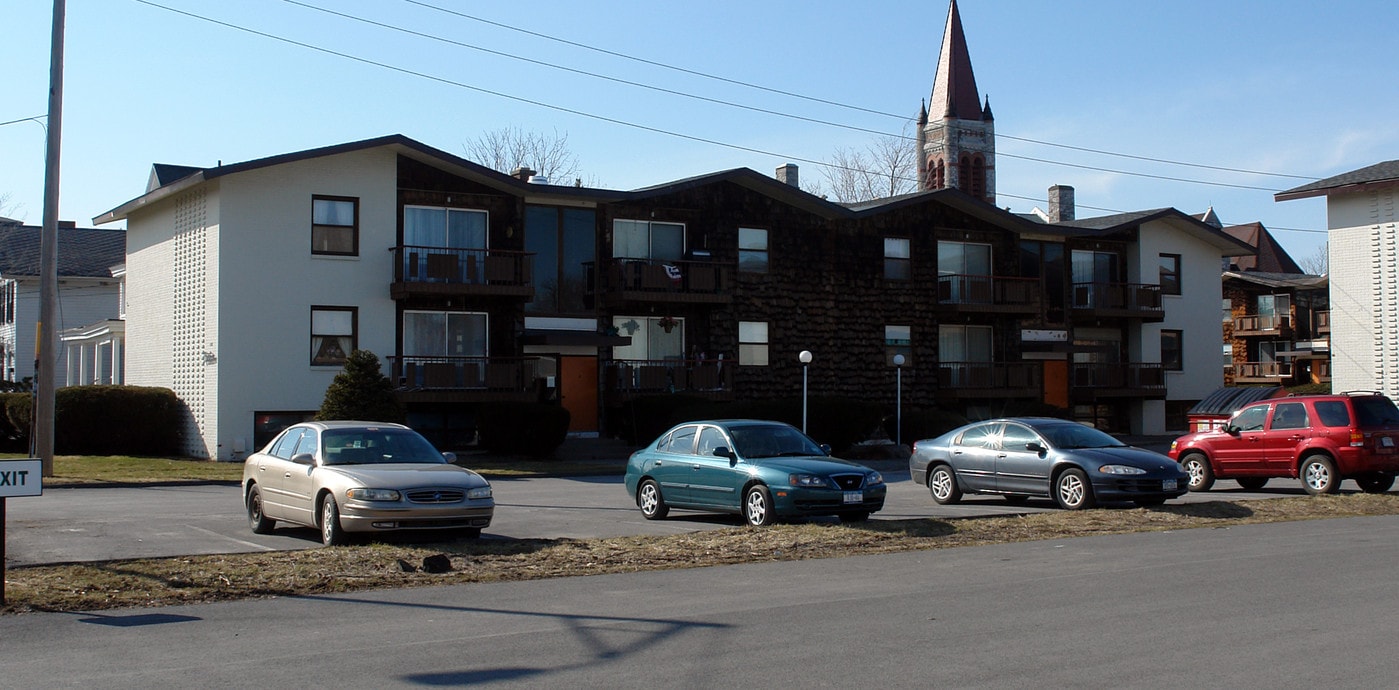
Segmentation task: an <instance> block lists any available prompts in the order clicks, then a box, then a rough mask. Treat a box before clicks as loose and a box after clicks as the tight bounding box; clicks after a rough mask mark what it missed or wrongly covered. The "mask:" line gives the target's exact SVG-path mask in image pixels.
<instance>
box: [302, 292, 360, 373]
mask: <svg viewBox="0 0 1399 690" xmlns="http://www.w3.org/2000/svg"><path fill="white" fill-rule="evenodd" d="M316 312H349V314H350V333H349V335H348V336H346V335H343V334H340V333H316ZM308 326H309V329H308V330H309V331H310V342H311V352H310V355H311V359H310V362H311V366H313V367H341V366H345V362H346V360H348V359H349V357H350V353H351V352H354V351H355V350H357V349H359V307H342V306H333V305H324V304H313V305H311V316H310V323H309V324H308ZM345 337H348V338H349V339H350V347H349V349H346V348H345V347H344V345H343V344H336V345H335V346H336V347H338V348H339V350H341V351H342V352H341V354H340V356H338V357H335V356H334V355H333V353H331V354H328V355H325V356H322V355H319V354H318V351H320V350H323V349H328V345H327V344H326V343H325V342H324V341H318V340H317V339H318V338H345ZM318 360H319V361H318Z"/></svg>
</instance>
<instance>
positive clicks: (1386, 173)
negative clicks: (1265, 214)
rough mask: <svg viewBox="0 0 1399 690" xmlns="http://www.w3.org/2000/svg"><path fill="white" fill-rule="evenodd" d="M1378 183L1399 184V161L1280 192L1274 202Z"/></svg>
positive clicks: (1353, 171)
mask: <svg viewBox="0 0 1399 690" xmlns="http://www.w3.org/2000/svg"><path fill="white" fill-rule="evenodd" d="M1377 183H1387V184H1399V160H1394V161H1385V162H1383V163H1376V164H1374V165H1371V166H1367V167H1364V168H1360V169H1359V170H1352V171H1350V172H1346V173H1341V174H1340V175H1335V176H1333V177H1328V178H1326V179H1324V180H1317V181H1316V182H1312V183H1310V184H1304V185H1302V186H1301V187H1293V188H1292V189H1289V190H1286V191H1282V192H1278V193H1277V194H1274V195H1273V200H1274V201H1288V200H1291V199H1305V198H1307V197H1313V196H1326V195H1327V194H1328V193H1330V192H1331V191H1332V190H1336V189H1340V188H1342V187H1354V188H1356V191H1360V190H1361V189H1362V188H1363V187H1364V186H1366V185H1372V184H1377Z"/></svg>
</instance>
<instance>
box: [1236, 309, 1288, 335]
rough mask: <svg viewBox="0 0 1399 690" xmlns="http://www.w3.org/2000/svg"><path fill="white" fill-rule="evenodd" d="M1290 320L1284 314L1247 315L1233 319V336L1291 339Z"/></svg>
mask: <svg viewBox="0 0 1399 690" xmlns="http://www.w3.org/2000/svg"><path fill="white" fill-rule="evenodd" d="M1291 333H1292V318H1291V317H1289V316H1287V315H1285V314H1248V315H1245V316H1236V317H1234V335H1236V336H1250V335H1266V336H1274V337H1284V338H1289V337H1291V335H1290V334H1291Z"/></svg>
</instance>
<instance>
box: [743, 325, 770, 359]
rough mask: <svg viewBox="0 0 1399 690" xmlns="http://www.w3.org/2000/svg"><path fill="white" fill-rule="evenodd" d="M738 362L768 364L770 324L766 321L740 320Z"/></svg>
mask: <svg viewBox="0 0 1399 690" xmlns="http://www.w3.org/2000/svg"><path fill="white" fill-rule="evenodd" d="M738 363H739V364H741V365H743V366H753V367H765V366H767V364H768V324H767V322H766V321H739V322H738Z"/></svg>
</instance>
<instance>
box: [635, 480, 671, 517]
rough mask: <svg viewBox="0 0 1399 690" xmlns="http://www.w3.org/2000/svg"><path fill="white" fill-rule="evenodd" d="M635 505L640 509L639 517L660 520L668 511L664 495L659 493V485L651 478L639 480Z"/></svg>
mask: <svg viewBox="0 0 1399 690" xmlns="http://www.w3.org/2000/svg"><path fill="white" fill-rule="evenodd" d="M636 507H638V508H640V509H641V517H644V518H646V519H647V520H660V519H662V518H664V517H665V516H666V515H667V514H668V513H670V506H668V505H666V502H665V496H662V495H661V485H660V484H657V483H656V481H655V480H653V479H647V480H646V481H643V482H641V486H640V487H639V488H638V489H637V490H636Z"/></svg>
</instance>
